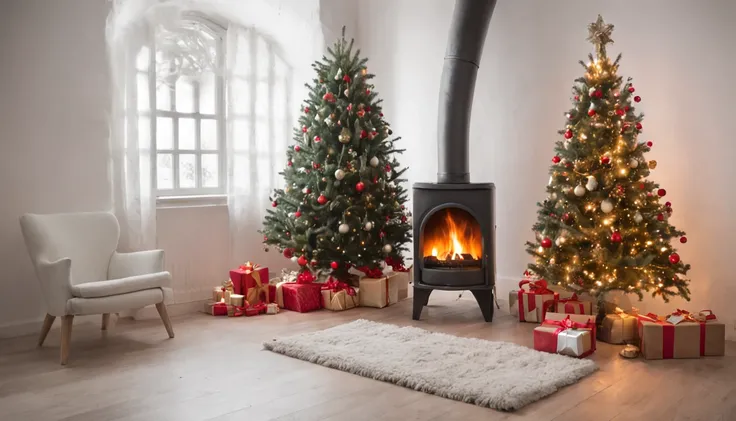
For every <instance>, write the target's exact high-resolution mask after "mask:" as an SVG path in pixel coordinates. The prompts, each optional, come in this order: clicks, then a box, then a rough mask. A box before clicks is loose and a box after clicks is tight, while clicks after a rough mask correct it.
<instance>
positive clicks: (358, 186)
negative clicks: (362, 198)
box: [355, 181, 365, 192]
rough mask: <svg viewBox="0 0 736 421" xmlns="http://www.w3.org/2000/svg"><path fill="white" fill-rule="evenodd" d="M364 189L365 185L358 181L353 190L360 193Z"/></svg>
mask: <svg viewBox="0 0 736 421" xmlns="http://www.w3.org/2000/svg"><path fill="white" fill-rule="evenodd" d="M364 189H365V184H364V183H363V182H362V181H358V184H356V185H355V190H357V191H358V192H362V191H363V190H364Z"/></svg>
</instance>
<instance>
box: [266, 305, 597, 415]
mask: <svg viewBox="0 0 736 421" xmlns="http://www.w3.org/2000/svg"><path fill="white" fill-rule="evenodd" d="M530 334H531V333H530ZM263 345H264V347H265V348H266V349H269V350H271V351H274V352H278V353H281V354H284V355H288V356H290V357H294V358H299V359H302V360H306V361H310V362H313V363H316V364H322V365H324V366H327V367H331V368H336V369H338V370H343V371H347V372H350V373H354V374H358V375H361V376H364V377H370V378H372V379H376V380H382V381H386V382H391V383H395V384H397V385H400V386H404V387H408V388H410V389H415V390H420V391H422V392H426V393H432V394H435V395H438V396H443V397H445V398H450V399H455V400H459V401H463V402H469V403H474V404H476V405H480V406H487V407H489V408H494V409H501V410H515V409H519V408H521V407H523V406H525V405H527V404H530V403H532V402H534V401H537V400H539V399H541V398H543V397H545V396H547V395H550V394H552V393H554V392H556V391H557V390H558V389H559V388H561V387H563V386H566V385H569V384H573V383H575V382H577V381H578V380H580V379H581V378H583V377H585V376H587V375H589V374H591V373H593V372H594V371H596V370H597V369H598V367H597V366H596V364H595V363H594V362H593V361H590V360H585V359H575V358H570V357H565V356H562V355H556V354H548V353H544V352H538V351H535V350H533V349H530V348H526V347H523V346H520V345H516V344H512V343H507V342H491V341H486V340H482V339H474V338H459V337H456V336H451V335H446V334H443V333H432V332H428V331H426V330H423V329H419V328H415V327H398V326H394V325H389V324H383V323H376V322H371V321H368V320H356V321H354V322H351V323H347V324H343V325H340V326H336V327H333V328H330V329H326V330H321V331H317V332H312V333H305V334H301V335H296V336H292V337H288V338H283V339H274V340H273V341H270V342H265V343H264V344H263Z"/></svg>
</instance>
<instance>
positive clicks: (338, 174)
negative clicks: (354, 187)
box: [335, 170, 345, 180]
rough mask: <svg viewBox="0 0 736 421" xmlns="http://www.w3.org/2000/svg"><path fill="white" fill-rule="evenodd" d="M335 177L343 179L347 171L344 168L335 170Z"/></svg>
mask: <svg viewBox="0 0 736 421" xmlns="http://www.w3.org/2000/svg"><path fill="white" fill-rule="evenodd" d="M335 178H336V179H338V180H342V179H343V178H345V171H343V170H337V171H335Z"/></svg>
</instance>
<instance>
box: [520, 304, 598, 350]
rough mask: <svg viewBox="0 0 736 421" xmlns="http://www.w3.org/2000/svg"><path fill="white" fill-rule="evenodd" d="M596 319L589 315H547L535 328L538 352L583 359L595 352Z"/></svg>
mask: <svg viewBox="0 0 736 421" xmlns="http://www.w3.org/2000/svg"><path fill="white" fill-rule="evenodd" d="M595 329H596V327H595V318H594V317H592V316H589V315H577V314H562V313H547V314H546V318H545V319H544V322H543V323H542V325H541V326H537V327H536V328H534V349H536V350H537V351H543V352H549V353H552V354H562V355H568V356H571V357H577V358H582V357H586V356H588V355H590V354H592V353H593V352H595V336H596V333H595Z"/></svg>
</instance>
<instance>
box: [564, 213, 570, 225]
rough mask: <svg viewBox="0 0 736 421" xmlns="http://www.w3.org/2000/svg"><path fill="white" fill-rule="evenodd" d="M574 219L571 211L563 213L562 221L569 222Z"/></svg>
mask: <svg viewBox="0 0 736 421" xmlns="http://www.w3.org/2000/svg"><path fill="white" fill-rule="evenodd" d="M571 220H572V216H571V215H570V214H569V213H564V214H562V221H563V222H565V223H569V222H570V221H571Z"/></svg>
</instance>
